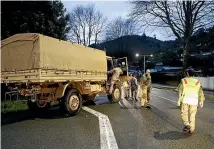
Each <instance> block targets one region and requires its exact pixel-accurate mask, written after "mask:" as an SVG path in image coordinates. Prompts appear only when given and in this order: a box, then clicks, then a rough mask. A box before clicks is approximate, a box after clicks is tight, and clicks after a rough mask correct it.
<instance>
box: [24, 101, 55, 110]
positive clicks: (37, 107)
mask: <svg viewBox="0 0 214 149" xmlns="http://www.w3.org/2000/svg"><path fill="white" fill-rule="evenodd" d="M27 105H28V108H29V109H30V110H32V111H35V112H37V111H41V112H42V111H47V110H48V109H49V108H50V106H51V104H50V103H49V102H48V103H47V102H46V103H45V104H40V103H39V101H36V102H32V101H31V100H28V101H27Z"/></svg>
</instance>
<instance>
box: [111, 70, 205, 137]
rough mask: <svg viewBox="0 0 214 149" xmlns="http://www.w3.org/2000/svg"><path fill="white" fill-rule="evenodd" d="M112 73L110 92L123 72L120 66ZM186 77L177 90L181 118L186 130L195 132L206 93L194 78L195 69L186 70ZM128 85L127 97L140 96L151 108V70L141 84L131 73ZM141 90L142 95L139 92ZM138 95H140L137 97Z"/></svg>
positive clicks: (143, 106) (142, 104) (133, 98)
mask: <svg viewBox="0 0 214 149" xmlns="http://www.w3.org/2000/svg"><path fill="white" fill-rule="evenodd" d="M110 73H113V75H112V79H111V87H110V94H111V93H112V90H113V85H114V83H115V81H116V80H118V79H119V76H120V75H121V74H122V73H123V71H122V70H121V69H120V68H114V69H113V70H112V71H110ZM185 75H186V76H185V77H184V78H183V79H182V80H181V83H180V84H179V86H178V88H177V89H176V91H178V93H179V98H178V102H177V104H178V106H179V107H180V111H181V118H182V120H183V124H184V128H183V131H184V132H188V133H189V134H193V133H194V131H195V117H196V113H197V109H198V103H199V106H200V107H201V108H202V107H203V105H204V100H205V97H204V94H203V90H202V86H201V83H200V82H199V80H197V79H195V78H193V71H191V70H188V69H187V70H186V72H185ZM127 83H128V86H126V87H125V94H126V97H128V98H132V100H135V101H137V100H138V98H140V99H141V102H140V103H141V107H142V108H150V106H149V102H150V93H151V75H150V70H149V69H147V70H146V73H145V74H144V75H143V76H142V77H141V79H140V84H139V85H138V81H137V78H136V75H135V74H129V77H128V79H127ZM139 91H141V96H139V94H138V92H139ZM137 96H138V97H137Z"/></svg>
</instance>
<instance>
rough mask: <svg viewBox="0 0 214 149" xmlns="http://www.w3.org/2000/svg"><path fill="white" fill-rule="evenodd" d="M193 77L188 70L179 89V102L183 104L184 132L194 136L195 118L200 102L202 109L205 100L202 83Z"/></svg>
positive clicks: (191, 72)
mask: <svg viewBox="0 0 214 149" xmlns="http://www.w3.org/2000/svg"><path fill="white" fill-rule="evenodd" d="M192 76H193V71H192V70H187V71H186V77H185V78H184V79H182V80H181V83H180V85H179V88H178V91H179V102H181V117H182V120H183V123H184V128H183V131H185V132H188V133H189V134H193V133H194V131H195V116H196V113H197V107H198V102H199V104H200V107H201V108H202V107H203V104H204V100H205V98H204V94H203V90H202V86H201V83H200V82H199V81H198V80H197V79H195V78H193V77H192ZM189 119H190V120H189Z"/></svg>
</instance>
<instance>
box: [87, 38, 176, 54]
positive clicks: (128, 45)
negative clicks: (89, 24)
mask: <svg viewBox="0 0 214 149" xmlns="http://www.w3.org/2000/svg"><path fill="white" fill-rule="evenodd" d="M90 47H93V48H97V49H101V50H104V49H105V50H106V52H107V55H109V56H115V57H122V56H128V57H129V58H133V57H134V56H135V54H136V53H139V54H152V53H155V52H158V51H162V50H163V49H168V48H175V47H176V42H175V41H161V40H158V39H155V38H151V37H147V36H138V35H130V36H123V37H120V38H117V39H114V40H111V41H106V42H103V43H100V44H98V45H94V44H92V45H90Z"/></svg>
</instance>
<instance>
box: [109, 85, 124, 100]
mask: <svg viewBox="0 0 214 149" xmlns="http://www.w3.org/2000/svg"><path fill="white" fill-rule="evenodd" d="M108 99H109V100H110V101H111V102H113V103H117V102H119V101H120V100H121V88H120V87H119V86H115V87H114V90H113V92H112V95H108Z"/></svg>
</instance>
